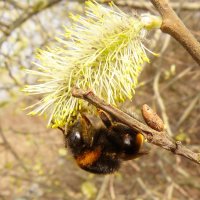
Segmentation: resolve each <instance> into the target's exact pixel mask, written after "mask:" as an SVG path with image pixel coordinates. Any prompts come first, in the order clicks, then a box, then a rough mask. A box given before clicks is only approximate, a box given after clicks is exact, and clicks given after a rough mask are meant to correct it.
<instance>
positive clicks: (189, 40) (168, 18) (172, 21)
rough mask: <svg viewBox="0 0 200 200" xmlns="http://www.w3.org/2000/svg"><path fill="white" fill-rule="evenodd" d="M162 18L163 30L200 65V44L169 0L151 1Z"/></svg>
mask: <svg viewBox="0 0 200 200" xmlns="http://www.w3.org/2000/svg"><path fill="white" fill-rule="evenodd" d="M151 2H152V4H153V5H154V6H155V7H156V9H157V10H158V11H159V13H160V14H161V16H162V20H163V21H162V25H161V30H162V31H163V32H164V33H168V34H169V35H171V36H172V37H173V38H175V39H176V40H177V41H178V42H179V43H180V44H181V45H182V46H183V47H184V48H185V49H186V50H187V51H188V52H189V53H190V55H191V56H192V57H193V58H194V60H196V62H197V63H198V64H199V65H200V43H199V42H198V41H197V40H196V39H195V37H194V36H193V35H192V34H191V32H190V31H189V30H188V29H187V28H186V27H185V25H184V24H183V22H182V21H181V20H180V18H179V17H178V16H177V14H176V13H175V12H174V11H173V9H172V7H171V6H170V4H169V1H168V0H151Z"/></svg>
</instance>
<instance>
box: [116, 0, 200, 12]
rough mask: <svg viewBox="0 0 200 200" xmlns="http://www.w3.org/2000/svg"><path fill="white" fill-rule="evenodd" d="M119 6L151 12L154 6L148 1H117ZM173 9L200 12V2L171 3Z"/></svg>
mask: <svg viewBox="0 0 200 200" xmlns="http://www.w3.org/2000/svg"><path fill="white" fill-rule="evenodd" d="M115 4H116V5H118V6H128V7H133V8H136V9H143V10H147V9H148V10H150V9H152V8H153V5H152V4H151V3H150V2H146V1H133V0H117V1H116V2H115ZM170 5H171V7H172V8H173V9H179V8H180V7H181V10H187V11H198V10H200V3H199V2H184V3H180V2H171V3H170Z"/></svg>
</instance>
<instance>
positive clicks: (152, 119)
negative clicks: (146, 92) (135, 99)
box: [142, 104, 164, 132]
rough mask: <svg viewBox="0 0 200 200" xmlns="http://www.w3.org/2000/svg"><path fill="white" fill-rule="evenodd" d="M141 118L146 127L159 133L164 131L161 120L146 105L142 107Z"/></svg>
mask: <svg viewBox="0 0 200 200" xmlns="http://www.w3.org/2000/svg"><path fill="white" fill-rule="evenodd" d="M142 116H143V118H144V120H145V122H146V123H147V125H148V126H150V127H151V128H152V129H154V130H156V131H159V132H161V131H163V130H164V123H163V121H162V119H161V118H160V117H159V116H158V115H157V114H156V112H154V111H153V110H152V109H151V108H150V107H149V106H148V105H147V104H144V105H143V106H142Z"/></svg>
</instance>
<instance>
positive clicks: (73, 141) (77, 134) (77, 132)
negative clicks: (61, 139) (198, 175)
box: [67, 121, 85, 154]
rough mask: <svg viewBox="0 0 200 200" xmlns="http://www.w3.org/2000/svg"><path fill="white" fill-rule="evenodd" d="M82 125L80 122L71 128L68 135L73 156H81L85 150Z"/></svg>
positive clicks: (68, 143) (68, 144) (68, 142)
mask: <svg viewBox="0 0 200 200" xmlns="http://www.w3.org/2000/svg"><path fill="white" fill-rule="evenodd" d="M82 130H83V129H82V125H81V123H80V122H79V121H78V122H76V123H75V124H74V125H72V126H71V127H69V130H68V134H67V146H68V147H69V148H70V149H71V151H72V153H73V154H79V152H81V151H82V150H83V149H84V148H85V142H84V140H83V136H82Z"/></svg>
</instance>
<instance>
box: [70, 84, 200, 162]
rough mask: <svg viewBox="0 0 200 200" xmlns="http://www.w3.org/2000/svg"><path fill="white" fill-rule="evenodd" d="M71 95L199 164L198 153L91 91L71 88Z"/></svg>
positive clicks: (148, 138)
mask: <svg viewBox="0 0 200 200" xmlns="http://www.w3.org/2000/svg"><path fill="white" fill-rule="evenodd" d="M72 95H73V96H74V97H77V98H81V99H84V100H85V101H88V102H89V103H91V104H92V105H94V106H96V107H97V108H100V109H102V110H104V111H105V112H107V113H109V114H110V115H112V116H114V117H115V118H116V119H118V120H119V121H120V122H122V123H124V124H126V125H127V126H129V127H130V128H133V129H135V130H137V131H139V132H141V133H142V134H143V135H144V137H145V138H146V139H147V141H148V142H149V143H152V144H155V145H157V146H160V147H162V148H164V149H166V150H168V151H171V152H172V153H174V154H176V155H181V156H183V157H185V158H188V159H189V160H191V161H193V162H195V163H198V164H200V153H195V152H192V151H191V150H190V149H188V148H187V147H185V146H183V145H182V144H181V142H179V141H172V140H171V139H170V138H169V136H168V135H167V133H166V132H165V131H162V132H158V131H156V130H153V129H152V128H150V127H149V126H147V125H146V124H144V123H142V122H140V121H138V120H137V119H134V118H133V117H131V116H130V115H128V114H126V113H125V112H123V111H121V110H119V109H118V108H115V107H113V106H111V105H110V104H108V103H106V102H105V101H103V100H102V99H100V98H99V97H97V96H96V95H95V94H94V93H93V92H92V91H83V90H81V89H78V88H73V90H72Z"/></svg>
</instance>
